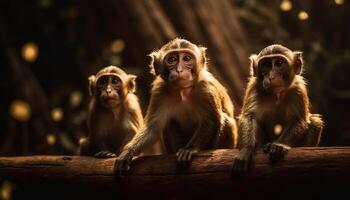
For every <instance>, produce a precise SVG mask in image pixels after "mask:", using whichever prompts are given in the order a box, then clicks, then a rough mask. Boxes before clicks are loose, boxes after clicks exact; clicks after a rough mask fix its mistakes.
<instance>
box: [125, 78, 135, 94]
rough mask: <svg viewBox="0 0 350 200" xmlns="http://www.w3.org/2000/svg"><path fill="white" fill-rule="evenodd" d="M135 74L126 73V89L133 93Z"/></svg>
mask: <svg viewBox="0 0 350 200" xmlns="http://www.w3.org/2000/svg"><path fill="white" fill-rule="evenodd" d="M136 77H137V76H136V75H133V74H129V75H128V83H127V84H128V85H127V87H128V89H129V92H131V93H134V92H135V91H136Z"/></svg>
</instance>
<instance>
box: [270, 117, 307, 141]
mask: <svg viewBox="0 0 350 200" xmlns="http://www.w3.org/2000/svg"><path fill="white" fill-rule="evenodd" d="M307 127H308V124H307V122H306V121H304V120H299V121H296V120H293V121H291V122H289V124H288V125H287V127H286V128H285V129H284V130H283V131H282V134H281V136H280V137H279V138H278V139H277V140H276V141H275V143H277V144H281V145H287V148H288V147H294V146H295V145H296V143H297V142H298V141H299V140H300V139H301V138H302V137H304V133H305V130H306V129H307Z"/></svg>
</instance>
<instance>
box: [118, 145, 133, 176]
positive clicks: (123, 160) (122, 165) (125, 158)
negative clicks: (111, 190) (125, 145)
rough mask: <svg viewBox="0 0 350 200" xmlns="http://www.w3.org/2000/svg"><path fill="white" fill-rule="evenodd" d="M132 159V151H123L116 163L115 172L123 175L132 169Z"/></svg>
mask: <svg viewBox="0 0 350 200" xmlns="http://www.w3.org/2000/svg"><path fill="white" fill-rule="evenodd" d="M131 160H132V153H131V152H129V151H123V152H122V153H121V154H120V155H119V156H118V158H117V159H116V160H115V163H114V173H115V174H116V175H117V176H119V177H122V176H123V174H124V173H125V172H127V171H129V169H130V164H131Z"/></svg>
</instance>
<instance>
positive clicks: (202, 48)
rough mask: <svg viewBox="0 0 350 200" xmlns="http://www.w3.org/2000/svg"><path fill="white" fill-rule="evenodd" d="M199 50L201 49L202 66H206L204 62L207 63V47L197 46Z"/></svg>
mask: <svg viewBox="0 0 350 200" xmlns="http://www.w3.org/2000/svg"><path fill="white" fill-rule="evenodd" d="M199 50H200V51H201V56H202V59H203V60H202V64H203V66H206V65H205V64H206V63H207V53H206V52H207V47H199Z"/></svg>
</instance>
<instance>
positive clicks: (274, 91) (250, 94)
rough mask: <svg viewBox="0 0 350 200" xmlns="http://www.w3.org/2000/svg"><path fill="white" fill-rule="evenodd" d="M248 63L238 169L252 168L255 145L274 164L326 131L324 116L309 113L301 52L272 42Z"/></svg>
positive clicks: (310, 144)
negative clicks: (291, 149)
mask: <svg viewBox="0 0 350 200" xmlns="http://www.w3.org/2000/svg"><path fill="white" fill-rule="evenodd" d="M250 62H251V66H250V68H251V75H252V76H251V77H250V80H249V83H248V86H247V89H246V93H245V97H244V102H243V107H242V111H241V114H240V116H239V119H238V130H239V133H240V137H239V144H238V146H239V149H240V151H239V153H238V155H237V156H236V158H235V161H234V164H233V172H235V173H246V172H247V171H248V170H249V169H250V168H251V164H252V160H253V156H254V153H255V150H256V148H258V147H263V148H264V152H265V153H267V154H268V155H269V160H270V162H276V161H278V160H281V159H283V158H284V156H285V154H286V153H287V152H288V150H289V149H290V148H291V147H313V146H318V144H319V142H320V138H321V133H322V129H323V121H322V119H321V116H320V115H319V114H311V113H310V103H309V97H308V94H307V89H306V83H305V80H304V78H303V77H302V75H301V74H302V70H303V58H302V52H299V51H291V50H290V49H288V48H286V47H284V46H282V45H277V44H274V45H271V46H268V47H266V48H264V49H263V50H262V51H261V52H260V53H259V54H258V55H252V56H250ZM276 128H277V130H278V129H280V130H279V131H280V134H278V131H277V132H276V131H275V130H276ZM275 132H276V133H275Z"/></svg>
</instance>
